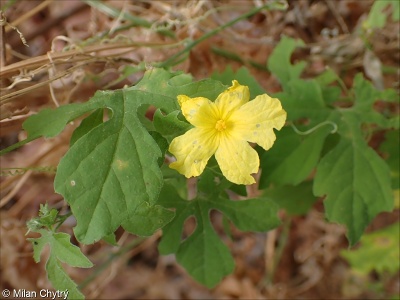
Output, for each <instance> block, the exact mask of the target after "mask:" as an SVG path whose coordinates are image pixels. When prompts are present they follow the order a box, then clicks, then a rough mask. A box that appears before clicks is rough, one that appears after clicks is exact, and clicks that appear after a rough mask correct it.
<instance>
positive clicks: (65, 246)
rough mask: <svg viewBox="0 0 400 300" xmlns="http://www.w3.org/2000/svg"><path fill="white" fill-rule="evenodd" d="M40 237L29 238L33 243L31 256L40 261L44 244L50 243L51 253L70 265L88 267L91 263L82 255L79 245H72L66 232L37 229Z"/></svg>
mask: <svg viewBox="0 0 400 300" xmlns="http://www.w3.org/2000/svg"><path fill="white" fill-rule="evenodd" d="M38 232H39V233H40V234H41V235H42V236H41V237H40V238H30V239H28V240H29V241H31V242H32V245H33V258H34V259H35V262H37V263H38V262H40V254H41V253H42V251H43V247H44V246H45V245H46V244H49V245H50V250H51V255H54V256H55V257H56V258H57V259H59V260H60V261H62V262H64V263H67V264H69V265H70V266H72V267H81V268H90V267H92V266H93V264H92V263H91V262H90V261H89V259H88V258H87V257H86V256H85V255H83V253H82V252H81V250H80V249H79V247H77V246H75V245H72V244H71V242H70V236H69V235H68V234H66V233H54V232H52V231H48V230H43V229H41V230H38Z"/></svg>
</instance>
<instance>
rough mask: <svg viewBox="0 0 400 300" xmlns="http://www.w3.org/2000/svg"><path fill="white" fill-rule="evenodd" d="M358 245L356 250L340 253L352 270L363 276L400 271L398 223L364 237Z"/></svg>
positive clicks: (399, 227) (399, 228)
mask: <svg viewBox="0 0 400 300" xmlns="http://www.w3.org/2000/svg"><path fill="white" fill-rule="evenodd" d="M360 243H361V246H360V247H359V248H358V249H355V250H342V251H341V255H342V256H343V257H345V258H346V259H347V260H348V261H349V263H350V265H351V267H352V268H353V269H355V270H356V271H358V272H360V273H362V274H365V275H367V274H368V273H370V272H371V271H373V270H376V271H377V272H378V273H379V274H383V273H384V272H389V273H390V274H396V273H397V272H398V271H399V270H400V261H399V256H400V252H399V251H400V250H399V249H400V248H399V243H400V224H399V222H397V223H395V224H393V225H390V226H388V227H386V228H384V229H381V230H378V231H375V232H373V233H369V234H366V235H364V236H363V237H362V238H361V241H360Z"/></svg>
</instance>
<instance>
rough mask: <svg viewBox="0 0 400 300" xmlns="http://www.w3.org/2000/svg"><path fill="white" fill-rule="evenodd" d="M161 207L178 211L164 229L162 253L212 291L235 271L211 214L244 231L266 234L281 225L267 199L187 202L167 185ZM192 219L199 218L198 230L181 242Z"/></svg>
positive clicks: (216, 199)
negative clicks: (170, 257)
mask: <svg viewBox="0 0 400 300" xmlns="http://www.w3.org/2000/svg"><path fill="white" fill-rule="evenodd" d="M216 189H219V187H218V186H217V185H216V184H215V183H214V187H213V190H216ZM215 195H216V194H214V196H215ZM208 196H209V195H208ZM160 204H161V205H163V206H164V207H171V208H172V207H173V208H175V209H176V214H175V218H174V219H173V220H172V221H171V222H170V223H169V224H167V225H166V226H165V227H164V228H163V237H162V240H161V242H160V244H159V250H160V253H162V254H169V253H175V254H176V257H177V260H178V262H179V263H180V264H181V265H182V266H183V267H184V268H185V269H186V270H187V272H188V273H189V274H190V275H191V276H193V277H194V278H195V279H196V280H197V281H199V282H200V283H202V284H204V285H206V286H207V287H209V288H211V287H213V286H215V285H216V284H217V283H218V282H219V281H220V280H221V279H222V278H223V277H224V276H226V275H227V274H229V273H231V272H232V271H233V268H234V261H233V258H232V256H231V254H230V253H229V250H228V248H227V246H226V245H225V244H224V243H222V241H221V240H220V238H218V236H217V234H216V233H215V230H214V229H213V227H212V225H211V223H210V216H209V213H210V211H211V210H213V209H217V210H219V211H221V212H222V213H223V214H224V215H225V216H226V217H228V218H229V219H230V220H231V221H232V222H233V223H234V224H235V225H236V226H237V227H238V228H239V229H241V230H250V231H267V230H270V229H272V228H275V227H277V226H278V225H279V224H280V222H279V219H278V217H277V211H278V207H277V206H276V205H275V204H274V203H273V202H271V201H270V200H267V199H250V200H245V201H231V200H228V199H226V198H221V197H208V198H202V197H198V198H196V199H194V200H191V201H187V200H184V199H182V198H181V197H180V196H179V195H178V194H177V192H176V191H175V189H174V188H173V187H172V186H170V185H165V186H164V188H163V190H162V193H161V194H160ZM190 216H194V217H195V218H196V222H197V227H196V229H195V231H194V232H193V234H192V235H191V236H189V237H188V238H187V239H186V240H184V241H183V242H181V233H182V228H183V225H184V222H185V220H186V219H187V218H189V217H190Z"/></svg>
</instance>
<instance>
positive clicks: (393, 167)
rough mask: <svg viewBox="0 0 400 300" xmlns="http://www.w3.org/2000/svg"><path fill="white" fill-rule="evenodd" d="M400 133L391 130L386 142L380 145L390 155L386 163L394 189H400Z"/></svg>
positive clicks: (386, 135) (387, 134) (386, 136)
mask: <svg viewBox="0 0 400 300" xmlns="http://www.w3.org/2000/svg"><path fill="white" fill-rule="evenodd" d="M399 135H400V132H399V130H398V129H397V130H391V131H388V132H386V134H385V141H384V142H383V143H382V144H381V145H380V147H379V149H380V150H381V151H382V152H384V153H385V154H386V155H388V157H387V159H386V162H387V164H388V165H389V167H390V175H391V177H392V188H393V189H397V190H398V189H399V188H400V174H399V173H400V170H399V166H400V157H399V156H400V154H399V148H400V137H399Z"/></svg>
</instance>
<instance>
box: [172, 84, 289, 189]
mask: <svg viewBox="0 0 400 300" xmlns="http://www.w3.org/2000/svg"><path fill="white" fill-rule="evenodd" d="M249 98H250V93H249V88H248V87H247V86H243V85H240V84H239V83H238V82H237V81H236V80H234V81H232V86H231V87H230V88H228V89H227V90H226V91H224V92H222V93H221V94H220V95H219V96H218V98H217V99H216V100H215V102H212V101H210V100H208V99H207V98H203V97H197V98H190V97H188V96H185V95H179V96H178V102H179V104H180V106H181V109H182V113H183V115H184V116H185V118H186V120H188V122H189V123H191V124H192V125H193V126H194V128H192V129H190V130H189V131H187V132H186V133H185V134H184V135H181V136H178V137H176V138H175V139H174V140H172V142H171V145H170V146H169V151H170V152H171V153H172V154H173V155H174V156H175V157H176V161H175V162H173V163H171V164H170V167H171V168H172V169H175V170H177V171H178V172H179V173H181V174H183V175H185V176H186V177H187V178H189V177H192V176H199V175H200V174H201V173H202V172H203V171H204V168H205V167H206V164H207V162H208V160H209V159H210V157H211V156H212V155H213V154H215V158H216V160H217V162H218V165H219V167H220V169H221V171H222V174H223V175H224V176H225V177H226V178H227V179H228V180H229V181H231V182H233V183H236V184H251V183H254V182H255V180H254V178H253V177H252V176H251V175H250V174H252V173H257V172H258V169H259V165H260V160H259V158H258V154H257V152H256V151H255V150H254V149H253V148H252V147H251V146H250V145H249V143H248V142H252V143H257V144H258V145H260V146H261V147H263V148H264V149H265V150H268V149H269V148H271V147H272V145H273V143H274V141H275V139H276V137H275V133H274V131H273V128H276V129H278V130H279V129H281V128H282V127H283V125H284V124H285V120H286V112H285V111H284V110H283V109H282V106H281V103H280V101H279V100H278V99H276V98H271V97H270V96H268V95H267V94H263V95H260V96H257V97H256V98H255V99H254V100H252V101H249Z"/></svg>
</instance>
